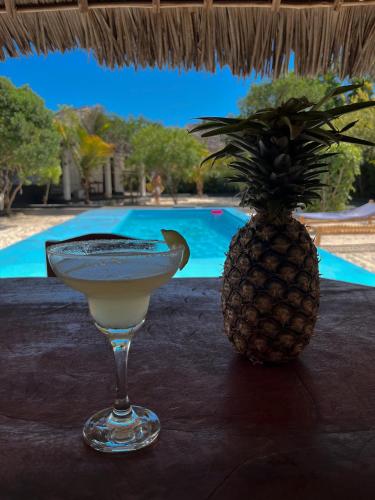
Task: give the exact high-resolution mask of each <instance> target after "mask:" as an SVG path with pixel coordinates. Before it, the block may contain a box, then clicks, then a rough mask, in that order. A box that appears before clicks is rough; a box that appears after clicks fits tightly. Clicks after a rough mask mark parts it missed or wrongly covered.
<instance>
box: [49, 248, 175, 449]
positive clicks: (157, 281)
mask: <svg viewBox="0 0 375 500" xmlns="http://www.w3.org/2000/svg"><path fill="white" fill-rule="evenodd" d="M183 252H184V248H183V246H182V245H175V246H174V247H173V248H171V247H170V246H168V245H167V244H166V243H165V242H163V241H155V240H91V241H78V242H70V243H60V244H56V245H53V246H51V247H49V248H48V259H49V262H50V264H51V266H52V269H53V270H54V272H55V274H56V276H58V277H59V278H61V279H62V281H63V282H64V283H65V284H66V285H68V286H70V287H71V288H74V289H75V290H78V291H80V292H82V293H84V294H85V295H86V297H87V300H88V303H89V309H90V313H91V315H92V317H93V318H94V321H95V325H96V326H97V328H98V329H99V331H100V332H102V333H103V334H104V335H106V337H107V339H108V340H109V342H110V344H111V346H112V348H113V353H114V358H115V365H116V378H117V389H116V399H115V402H114V405H113V408H106V409H104V410H101V411H99V412H98V413H95V414H94V415H93V416H92V417H90V418H89V419H88V420H87V422H86V424H85V426H84V429H83V437H84V440H85V441H86V443H88V444H89V445H90V446H92V447H93V448H95V449H96V450H99V451H104V452H109V453H113V452H127V451H133V450H138V449H140V448H144V447H145V446H148V445H149V444H151V443H152V442H153V441H154V440H155V439H156V438H157V436H158V434H159V432H160V422H159V419H158V417H157V415H156V414H155V413H154V412H152V411H151V410H148V409H146V408H142V407H140V406H134V405H131V404H130V401H129V397H128V391H127V360H128V353H129V348H130V343H131V340H132V338H133V335H134V333H135V332H136V331H137V330H139V329H140V328H141V326H142V325H143V323H144V321H145V316H146V313H147V310H148V305H149V301H150V295H151V292H152V291H153V290H155V289H156V288H158V287H160V286H161V285H163V284H164V283H167V281H169V280H170V279H171V278H172V276H173V275H174V274H175V272H176V271H177V269H178V267H179V265H180V263H181V260H182V257H183Z"/></svg>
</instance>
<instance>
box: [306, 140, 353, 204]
mask: <svg viewBox="0 0 375 500" xmlns="http://www.w3.org/2000/svg"><path fill="white" fill-rule="evenodd" d="M331 152H334V153H337V155H336V156H333V157H332V158H331V160H330V166H329V169H328V172H326V173H324V174H322V181H323V183H324V184H325V186H324V187H323V189H322V191H321V195H322V198H321V200H319V201H316V202H314V203H312V204H311V205H310V208H309V209H310V210H312V211H314V210H316V211H322V212H326V211H330V210H343V209H345V207H346V205H347V202H348V201H349V200H350V199H351V194H352V193H353V191H354V187H353V185H354V181H355V178H356V176H357V175H359V173H360V162H361V158H362V152H361V148H360V147H358V146H356V145H355V144H346V143H342V144H340V145H339V146H332V147H331Z"/></svg>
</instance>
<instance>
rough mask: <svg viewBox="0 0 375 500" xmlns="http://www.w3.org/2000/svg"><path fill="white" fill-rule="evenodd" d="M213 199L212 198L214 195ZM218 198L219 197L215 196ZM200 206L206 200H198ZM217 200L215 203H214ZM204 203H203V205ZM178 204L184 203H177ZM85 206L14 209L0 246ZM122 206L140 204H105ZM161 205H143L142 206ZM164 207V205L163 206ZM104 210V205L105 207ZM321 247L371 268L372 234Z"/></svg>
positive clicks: (334, 239) (3, 225) (1, 226)
mask: <svg viewBox="0 0 375 500" xmlns="http://www.w3.org/2000/svg"><path fill="white" fill-rule="evenodd" d="M215 199H216V198H215ZM217 201H220V198H217ZM202 205H203V206H204V205H206V204H202ZM219 205H220V203H218V206H219ZM206 206H207V205H206ZM178 207H181V208H182V207H186V204H185V203H181V204H180V205H178ZM91 208H92V207H88V208H76V209H72V208H59V209H53V208H43V209H32V210H30V209H28V210H26V211H25V212H19V211H18V212H15V213H14V215H13V216H11V217H2V218H0V236H1V238H0V249H3V248H6V247H8V246H10V245H13V244H14V243H17V242H19V241H22V240H24V239H25V238H29V237H30V236H34V235H37V234H38V233H40V232H42V231H45V230H47V229H50V228H52V227H54V226H57V225H60V224H62V223H65V222H67V221H69V220H71V219H72V218H73V217H75V216H76V215H78V214H80V213H83V212H86V211H87V210H90V209H91ZM126 208H129V209H132V208H142V207H122V208H120V209H114V208H108V210H110V211H112V213H113V210H115V211H117V210H119V211H120V210H121V211H122V212H123V210H126ZM152 208H164V206H163V207H149V206H148V207H145V209H146V210H150V209H152ZM165 208H167V207H166V206H165ZM105 210H107V209H105ZM321 247H322V248H324V249H325V250H328V251H329V252H331V253H333V254H335V255H337V256H339V257H341V258H343V259H345V260H347V261H349V262H352V263H353V264H357V265H359V266H361V267H362V268H364V269H367V270H368V271H371V272H375V235H374V234H368V235H366V234H357V235H323V236H322V242H321Z"/></svg>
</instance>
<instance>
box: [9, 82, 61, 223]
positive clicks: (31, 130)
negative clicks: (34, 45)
mask: <svg viewBox="0 0 375 500" xmlns="http://www.w3.org/2000/svg"><path fill="white" fill-rule="evenodd" d="M59 149H60V138H59V134H58V131H57V130H56V127H55V126H54V124H53V113H52V112H51V111H49V110H48V109H47V108H46V107H45V105H44V102H43V101H42V99H41V98H40V97H39V96H37V95H36V94H35V93H34V92H33V91H32V90H31V89H30V88H29V87H28V86H22V87H18V88H17V87H15V86H14V85H13V84H12V83H11V82H10V81H9V80H7V79H6V78H0V175H1V180H0V189H1V193H2V194H3V196H4V205H5V210H6V212H7V213H10V210H11V207H12V204H13V202H14V199H15V197H16V196H17V193H18V192H20V191H21V189H22V186H23V185H24V184H28V183H30V182H31V178H32V177H38V176H40V175H42V174H41V173H42V172H43V170H44V169H48V168H55V167H56V166H58V164H59Z"/></svg>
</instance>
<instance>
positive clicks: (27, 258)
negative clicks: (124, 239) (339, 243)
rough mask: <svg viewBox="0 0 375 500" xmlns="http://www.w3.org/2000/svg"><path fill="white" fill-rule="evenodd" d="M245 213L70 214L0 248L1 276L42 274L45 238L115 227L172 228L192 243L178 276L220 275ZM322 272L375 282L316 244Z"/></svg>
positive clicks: (127, 230) (124, 230)
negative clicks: (65, 219)
mask: <svg viewBox="0 0 375 500" xmlns="http://www.w3.org/2000/svg"><path fill="white" fill-rule="evenodd" d="M247 220H248V216H247V215H246V214H244V213H243V212H241V211H240V210H237V209H235V208H225V209H222V208H218V209H212V208H168V209H157V210H156V209H148V208H140V209H125V208H124V209H123V208H100V209H94V210H88V211H87V212H84V213H82V214H80V215H78V216H76V217H74V218H73V219H71V220H69V221H67V222H65V223H63V224H60V225H58V226H55V227H52V228H50V229H48V230H47V231H43V232H41V233H38V234H35V235H34V236H31V237H30V238H27V239H25V240H23V241H21V242H19V243H16V244H14V245H11V246H9V247H7V248H5V249H3V250H0V277H1V278H13V277H43V276H46V268H45V253H44V243H45V241H46V240H61V239H65V238H71V237H73V236H78V235H80V234H84V233H94V232H95V233H117V234H122V235H127V236H133V237H136V238H157V239H159V238H160V237H161V234H160V230H161V229H175V230H177V231H179V232H181V233H182V234H183V235H184V236H185V238H186V239H187V241H188V243H189V245H190V249H191V259H190V261H189V264H188V265H187V266H186V267H185V268H184V269H183V270H182V271H179V272H178V273H177V274H176V276H177V277H181V278H193V277H202V278H203V277H204V278H206V277H207V278H212V277H217V276H220V275H221V273H222V269H223V264H224V259H225V252H227V251H228V246H229V242H230V239H231V237H232V236H233V235H234V233H235V232H236V231H237V229H238V228H239V227H241V226H243V225H244V224H245V222H246V221H247ZM319 255H320V273H321V275H322V276H323V277H324V278H329V279H334V280H340V281H347V282H349V283H358V284H362V285H369V286H375V274H373V273H370V272H369V271H366V270H365V269H362V268H361V267H359V266H356V265H354V264H351V263H349V262H347V261H345V260H343V259H341V258H339V257H336V256H335V255H332V254H331V253H329V252H327V251H325V250H322V249H319Z"/></svg>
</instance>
